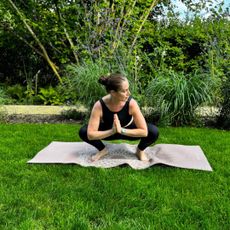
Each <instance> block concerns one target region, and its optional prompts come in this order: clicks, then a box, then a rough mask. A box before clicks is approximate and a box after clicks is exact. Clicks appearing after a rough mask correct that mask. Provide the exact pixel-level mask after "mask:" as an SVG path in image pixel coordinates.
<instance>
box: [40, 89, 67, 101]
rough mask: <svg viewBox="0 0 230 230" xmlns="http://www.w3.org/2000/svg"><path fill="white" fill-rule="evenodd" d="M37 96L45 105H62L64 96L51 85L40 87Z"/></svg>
mask: <svg viewBox="0 0 230 230" xmlns="http://www.w3.org/2000/svg"><path fill="white" fill-rule="evenodd" d="M38 97H40V99H41V100H42V101H43V103H44V104H45V105H62V104H63V103H64V102H65V97H63V95H61V94H60V93H59V92H58V91H57V90H56V89H55V88H53V87H52V86H49V87H48V88H41V89H40V91H39V94H38Z"/></svg>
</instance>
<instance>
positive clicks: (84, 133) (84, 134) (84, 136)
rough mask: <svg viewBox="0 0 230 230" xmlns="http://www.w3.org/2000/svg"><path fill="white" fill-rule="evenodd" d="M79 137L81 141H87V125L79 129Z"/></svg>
mask: <svg viewBox="0 0 230 230" xmlns="http://www.w3.org/2000/svg"><path fill="white" fill-rule="evenodd" d="M78 134H79V137H80V138H81V139H82V140H87V139H88V136H87V125H84V126H82V127H81V128H80V130H79V132H78Z"/></svg>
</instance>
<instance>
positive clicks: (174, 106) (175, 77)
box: [146, 71, 214, 126]
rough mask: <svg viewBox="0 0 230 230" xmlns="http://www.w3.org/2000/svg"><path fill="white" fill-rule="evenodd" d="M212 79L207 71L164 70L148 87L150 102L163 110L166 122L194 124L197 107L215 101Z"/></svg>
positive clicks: (161, 111) (150, 104)
mask: <svg viewBox="0 0 230 230" xmlns="http://www.w3.org/2000/svg"><path fill="white" fill-rule="evenodd" d="M212 80H213V79H210V77H209V75H207V74H198V73H194V74H189V75H184V74H183V73H175V72H173V71H161V72H160V73H159V74H158V75H157V76H156V77H155V78H154V79H153V80H152V81H150V83H149V85H148V87H147V89H146V95H147V102H148V104H149V106H152V107H154V108H156V109H157V110H158V111H159V113H160V118H161V122H163V123H164V124H168V125H176V126H179V125H186V124H191V122H192V121H194V119H195V110H196V108H197V107H198V106H200V105H201V104H202V103H204V102H208V101H209V102H211V101H212V91H213V90H212V87H213V84H214V83H213V81H212Z"/></svg>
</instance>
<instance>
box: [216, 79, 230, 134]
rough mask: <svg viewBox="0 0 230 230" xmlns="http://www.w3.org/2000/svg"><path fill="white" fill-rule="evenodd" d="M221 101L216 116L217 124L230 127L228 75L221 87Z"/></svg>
mask: <svg viewBox="0 0 230 230" xmlns="http://www.w3.org/2000/svg"><path fill="white" fill-rule="evenodd" d="M222 95H223V101H222V103H221V106H220V115H219V117H217V125H218V126H219V127H221V128H224V129H228V130H229V129H230V75H228V77H227V78H226V79H225V80H224V83H223V87H222Z"/></svg>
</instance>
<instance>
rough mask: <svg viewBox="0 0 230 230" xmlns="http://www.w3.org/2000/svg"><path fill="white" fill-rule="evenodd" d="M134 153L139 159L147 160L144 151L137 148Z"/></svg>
mask: <svg viewBox="0 0 230 230" xmlns="http://www.w3.org/2000/svg"><path fill="white" fill-rule="evenodd" d="M136 155H137V157H138V159H139V160H140V161H149V159H148V157H147V156H146V154H145V152H144V151H142V150H140V149H137V152H136Z"/></svg>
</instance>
